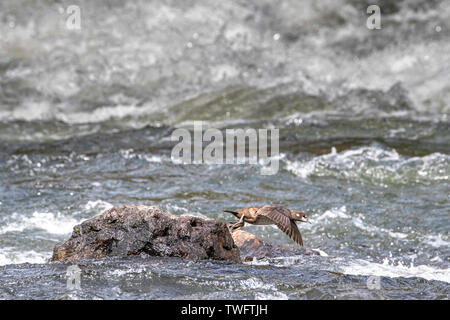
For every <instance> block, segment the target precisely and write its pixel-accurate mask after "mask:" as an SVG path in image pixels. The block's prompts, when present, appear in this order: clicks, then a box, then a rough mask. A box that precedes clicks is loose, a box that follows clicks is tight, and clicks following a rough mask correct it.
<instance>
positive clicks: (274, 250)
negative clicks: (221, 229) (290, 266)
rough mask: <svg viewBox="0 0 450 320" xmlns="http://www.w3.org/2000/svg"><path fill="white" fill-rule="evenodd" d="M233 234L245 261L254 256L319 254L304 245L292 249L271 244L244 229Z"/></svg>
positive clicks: (257, 257)
mask: <svg viewBox="0 0 450 320" xmlns="http://www.w3.org/2000/svg"><path fill="white" fill-rule="evenodd" d="M232 236H233V240H234V243H235V244H236V245H237V246H238V248H239V250H240V252H241V259H242V260H243V261H250V260H253V259H254V258H256V259H262V258H276V257H286V256H294V255H305V254H306V255H310V254H315V255H318V253H317V252H315V251H313V250H310V249H305V248H303V247H299V248H298V249H296V250H291V249H288V248H285V247H282V246H277V245H273V244H269V243H267V242H264V241H263V240H261V239H259V238H258V237H256V236H255V235H253V234H251V233H249V232H247V231H244V230H242V229H237V230H234V231H233V233H232Z"/></svg>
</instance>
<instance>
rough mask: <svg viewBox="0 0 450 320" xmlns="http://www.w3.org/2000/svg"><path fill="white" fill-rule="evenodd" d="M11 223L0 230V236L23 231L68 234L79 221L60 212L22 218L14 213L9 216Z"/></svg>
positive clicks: (38, 213)
mask: <svg viewBox="0 0 450 320" xmlns="http://www.w3.org/2000/svg"><path fill="white" fill-rule="evenodd" d="M10 220H11V221H12V222H10V223H8V224H7V225H5V226H3V227H1V228H0V234H5V233H7V232H14V231H16V232H17V231H18V232H22V231H24V230H31V229H39V230H44V231H46V232H48V233H51V234H57V235H62V234H69V233H71V232H72V228H73V226H75V225H76V224H78V223H80V222H81V220H77V219H74V218H72V217H70V216H66V215H63V214H61V213H60V212H57V213H53V212H38V211H35V212H33V214H32V215H31V216H24V215H19V214H17V213H14V214H12V215H11V217H10Z"/></svg>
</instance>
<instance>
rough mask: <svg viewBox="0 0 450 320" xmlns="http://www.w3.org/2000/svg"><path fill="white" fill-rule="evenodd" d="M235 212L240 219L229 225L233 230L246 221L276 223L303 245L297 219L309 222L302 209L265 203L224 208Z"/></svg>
mask: <svg viewBox="0 0 450 320" xmlns="http://www.w3.org/2000/svg"><path fill="white" fill-rule="evenodd" d="M224 212H227V213H231V214H233V215H234V216H235V217H236V218H238V219H239V221H238V222H234V223H233V222H232V223H231V224H230V225H229V229H230V231H231V232H234V231H236V230H238V229H241V228H243V227H244V225H245V223H246V222H247V223H250V224H254V225H271V224H274V225H276V226H277V227H278V228H279V229H280V230H281V231H283V232H284V233H285V234H287V235H288V236H289V238H291V239H292V240H294V241H295V242H296V243H297V244H299V245H300V246H303V239H302V235H301V234H300V231H299V230H298V227H297V224H296V221H300V222H309V221H308V218H307V217H306V214H305V213H304V212H302V211H298V210H291V209H287V208H283V207H280V206H276V205H265V206H257V207H248V208H242V209H236V210H224Z"/></svg>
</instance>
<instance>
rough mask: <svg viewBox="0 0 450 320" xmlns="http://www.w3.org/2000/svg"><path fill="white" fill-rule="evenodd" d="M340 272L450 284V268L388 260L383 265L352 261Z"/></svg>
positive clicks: (342, 267)
mask: <svg viewBox="0 0 450 320" xmlns="http://www.w3.org/2000/svg"><path fill="white" fill-rule="evenodd" d="M339 270H340V271H341V272H342V273H345V274H351V275H363V276H380V277H389V278H397V277H405V278H411V277H419V278H423V279H426V280H438V281H444V282H447V283H450V268H447V269H438V268H435V267H432V266H427V265H418V266H414V265H413V264H412V263H411V264H410V265H406V264H403V263H401V262H399V263H396V264H395V263H393V262H391V261H389V259H388V258H386V259H384V260H383V263H375V262H369V261H366V260H362V259H357V260H354V261H351V262H350V263H348V264H347V265H341V266H339Z"/></svg>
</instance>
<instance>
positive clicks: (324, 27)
mask: <svg viewBox="0 0 450 320" xmlns="http://www.w3.org/2000/svg"><path fill="white" fill-rule="evenodd" d="M370 4H378V5H379V6H380V8H381V29H380V30H370V29H368V28H367V27H366V20H367V18H368V16H369V15H368V14H367V13H366V9H367V7H368V5H370ZM69 5H78V6H79V8H80V9H81V16H80V17H81V25H80V26H81V28H80V29H79V30H71V29H68V28H67V23H66V22H67V19H68V17H69V14H68V13H67V8H68V6H69ZM449 30H450V3H449V2H448V1H438V0H433V1H424V0H421V1H418V0H414V1H351V0H350V1H343V0H340V1H320V2H318V1H312V0H311V1H295V0H283V1H277V2H273V1H265V0H263V1H243V0H233V1H220V2H217V1H215V2H211V1H206V0H200V1H182V2H181V1H164V0H158V1H129V2H124V1H118V0H117V1H50V0H46V1H25V0H4V1H1V3H0V264H1V265H3V267H0V268H2V272H1V275H0V298H135V299H139V298H152V299H158V298H196V299H197V298H198V299H207V298H216V299H229V298H235V299H239V298H257V299H259V298H263V299H264V298H282V299H285V298H294V299H295V298H300V299H303V298H309V299H320V298H328V299H333V298H337V299H345V298H360V299H366V298H400V299H401V298H418V299H420V298H431V299H435V298H440V299H443V298H445V299H448V298H449V297H450V296H449V295H450V285H449V283H450V268H449V263H450V247H449V245H450V239H449V232H448V231H449V226H450V182H449V177H450V143H449V142H450V130H449V129H450V119H449V113H450V76H449V74H450V31H449ZM194 120H203V121H204V124H206V125H207V126H214V127H217V128H222V129H223V128H255V129H259V128H279V129H280V171H279V172H278V174H276V175H273V176H262V175H260V174H259V173H260V167H259V166H258V165H240V166H238V165H200V164H199V165H179V164H174V163H172V161H171V159H170V153H171V150H172V147H173V145H174V143H173V142H171V139H170V136H171V132H172V131H173V130H174V128H176V127H186V128H189V127H190V125H191V124H192V121H194ZM123 203H135V204H148V205H156V206H158V207H160V208H161V209H163V210H165V211H167V212H170V213H174V214H183V213H187V212H189V213H193V214H197V215H204V216H208V217H213V218H216V219H220V220H222V221H229V220H230V216H228V214H225V213H222V210H223V209H224V208H237V207H242V206H249V205H261V204H265V203H277V204H280V205H283V206H286V207H289V208H293V209H299V210H303V211H305V212H307V213H308V216H309V217H310V219H311V221H312V222H313V224H311V225H301V226H300V229H301V231H302V234H303V238H304V242H305V245H306V247H308V248H317V249H320V250H322V251H323V252H325V253H326V254H327V256H321V257H307V258H302V257H299V258H297V259H275V260H273V259H272V260H270V259H268V260H263V261H259V262H253V263H248V264H246V265H243V266H237V265H227V264H222V263H212V262H201V263H188V264H187V262H183V261H178V260H168V261H166V260H164V259H163V260H158V259H156V260H149V261H147V260H145V261H137V262H136V261H134V260H133V261H131V262H130V261H115V260H114V261H109V262H90V263H88V262H86V264H84V265H83V266H82V269H83V270H84V280H83V285H84V291H83V292H82V293H77V294H74V293H66V292H65V278H64V275H65V273H64V272H65V266H64V265H59V264H52V265H47V264H44V263H45V262H46V260H47V259H48V258H49V257H50V256H51V250H52V248H53V246H54V245H55V243H57V242H59V241H62V240H64V239H66V238H68V237H69V235H70V233H71V230H72V227H73V226H74V225H75V224H77V223H79V222H81V221H83V220H85V219H88V218H90V217H93V216H95V215H97V214H99V213H101V212H102V211H103V210H105V209H107V208H109V207H111V206H112V205H119V204H123ZM246 228H247V229H248V230H249V231H250V232H253V233H255V234H256V235H258V236H260V237H262V238H263V239H265V240H267V241H269V242H272V243H277V244H281V245H285V246H294V244H293V243H292V242H291V241H290V240H289V239H288V238H287V237H286V236H285V235H284V234H282V233H281V232H280V231H279V230H278V229H276V228H275V227H272V226H263V227H261V226H260V227H256V226H248V227H246ZM29 263H31V264H29ZM186 264H187V265H186ZM368 276H380V277H381V279H382V281H381V289H380V290H369V289H368V288H367V286H366V281H367V277H368ZM292 279H295V280H292Z"/></svg>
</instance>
